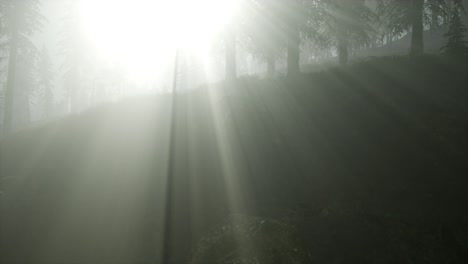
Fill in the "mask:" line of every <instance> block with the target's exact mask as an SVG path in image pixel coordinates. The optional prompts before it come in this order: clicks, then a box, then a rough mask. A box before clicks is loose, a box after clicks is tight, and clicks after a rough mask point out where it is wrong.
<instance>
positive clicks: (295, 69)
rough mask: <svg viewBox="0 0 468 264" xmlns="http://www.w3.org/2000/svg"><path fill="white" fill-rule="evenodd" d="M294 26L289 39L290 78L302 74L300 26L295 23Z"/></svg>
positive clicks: (288, 60) (288, 64)
mask: <svg viewBox="0 0 468 264" xmlns="http://www.w3.org/2000/svg"><path fill="white" fill-rule="evenodd" d="M292 24H294V25H291V32H290V37H289V39H288V59H287V75H288V76H289V77H291V76H295V75H298V74H299V72H300V66H299V58H300V48H299V45H300V36H299V26H298V25H297V24H296V23H294V22H293V23H292Z"/></svg>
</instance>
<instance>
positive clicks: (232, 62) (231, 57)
mask: <svg viewBox="0 0 468 264" xmlns="http://www.w3.org/2000/svg"><path fill="white" fill-rule="evenodd" d="M236 69H237V65H236V36H235V34H234V32H232V31H231V32H229V33H228V34H227V37H226V77H225V78H226V80H234V79H236V77H237V70H236Z"/></svg>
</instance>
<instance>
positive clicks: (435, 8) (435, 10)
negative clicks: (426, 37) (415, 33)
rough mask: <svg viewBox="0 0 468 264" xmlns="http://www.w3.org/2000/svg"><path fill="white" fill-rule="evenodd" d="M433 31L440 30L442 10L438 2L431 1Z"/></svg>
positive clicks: (431, 25) (435, 0) (436, 0)
mask: <svg viewBox="0 0 468 264" xmlns="http://www.w3.org/2000/svg"><path fill="white" fill-rule="evenodd" d="M430 3H431V24H430V27H431V30H435V29H437V28H439V18H440V9H439V3H438V0H431V2H430Z"/></svg>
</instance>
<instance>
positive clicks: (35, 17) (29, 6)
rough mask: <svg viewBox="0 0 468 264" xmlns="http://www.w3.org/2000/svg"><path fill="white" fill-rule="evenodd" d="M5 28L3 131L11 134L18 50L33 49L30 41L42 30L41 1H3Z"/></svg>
mask: <svg viewBox="0 0 468 264" xmlns="http://www.w3.org/2000/svg"><path fill="white" fill-rule="evenodd" d="M2 2H3V3H2V7H3V14H4V21H3V22H4V26H5V28H6V30H7V34H8V41H9V42H8V48H9V56H8V75H7V85H6V92H5V112H4V121H3V126H4V127H3V131H4V133H5V134H8V133H10V132H11V125H12V119H13V100H14V92H15V79H16V75H17V73H16V70H17V69H16V67H17V57H18V50H21V49H24V48H28V47H31V42H30V41H29V39H28V36H30V35H31V34H32V33H34V32H36V31H38V30H39V29H40V28H41V25H42V21H43V20H44V19H43V17H42V15H41V14H40V11H39V4H40V0H22V1H17V0H3V1H2Z"/></svg>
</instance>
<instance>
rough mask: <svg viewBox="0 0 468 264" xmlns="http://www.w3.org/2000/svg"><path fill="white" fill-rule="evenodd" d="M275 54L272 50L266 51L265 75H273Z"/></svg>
mask: <svg viewBox="0 0 468 264" xmlns="http://www.w3.org/2000/svg"><path fill="white" fill-rule="evenodd" d="M275 66H276V65H275V54H274V52H273V51H269V52H268V57H267V75H268V77H270V78H272V77H274V76H275V71H276V67H275Z"/></svg>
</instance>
